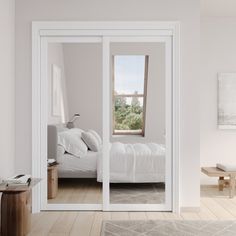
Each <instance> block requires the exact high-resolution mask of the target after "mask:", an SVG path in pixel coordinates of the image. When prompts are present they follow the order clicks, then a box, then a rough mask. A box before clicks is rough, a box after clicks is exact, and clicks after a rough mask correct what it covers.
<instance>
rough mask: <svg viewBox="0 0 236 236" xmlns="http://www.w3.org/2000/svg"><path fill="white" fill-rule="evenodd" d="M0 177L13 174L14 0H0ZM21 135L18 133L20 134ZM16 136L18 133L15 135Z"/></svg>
mask: <svg viewBox="0 0 236 236" xmlns="http://www.w3.org/2000/svg"><path fill="white" fill-rule="evenodd" d="M0 35H1V37H0V109H1V116H0V124H1V129H0V130H1V132H0V144H1V145H0V179H1V178H6V177H9V176H10V175H12V174H13V173H14V157H15V38H14V37H15V1H14V0H1V1H0ZM22 135H23V134H21V136H22ZM19 136H20V135H19Z"/></svg>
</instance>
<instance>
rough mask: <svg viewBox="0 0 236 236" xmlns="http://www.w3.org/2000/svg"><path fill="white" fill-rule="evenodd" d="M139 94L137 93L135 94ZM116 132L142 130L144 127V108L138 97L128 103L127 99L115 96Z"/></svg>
mask: <svg viewBox="0 0 236 236" xmlns="http://www.w3.org/2000/svg"><path fill="white" fill-rule="evenodd" d="M135 94H137V92H135ZM114 112H115V114H114V115H115V130H141V129H142V126H143V107H142V106H141V104H140V101H139V99H138V97H132V100H131V103H130V104H128V103H127V98H126V97H119V96H115V111H114Z"/></svg>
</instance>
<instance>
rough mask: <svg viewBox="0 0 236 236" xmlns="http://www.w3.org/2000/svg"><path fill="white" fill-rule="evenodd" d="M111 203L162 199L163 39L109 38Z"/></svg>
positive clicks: (144, 202) (163, 191) (160, 201)
mask: <svg viewBox="0 0 236 236" xmlns="http://www.w3.org/2000/svg"><path fill="white" fill-rule="evenodd" d="M110 46H111V61H112V63H111V80H112V85H111V87H112V88H111V96H112V97H113V99H112V101H113V103H112V109H111V110H112V114H111V117H112V121H113V122H112V130H113V133H112V135H111V142H112V147H111V151H110V203H112V204H164V203H165V148H166V146H165V145H166V142H165V130H166V122H165V118H166V116H165V111H166V108H165V106H166V99H165V44H164V43H123V42H122V43H111V45H110Z"/></svg>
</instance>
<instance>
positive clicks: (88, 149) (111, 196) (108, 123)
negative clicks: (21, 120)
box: [33, 25, 175, 211]
mask: <svg viewBox="0 0 236 236" xmlns="http://www.w3.org/2000/svg"><path fill="white" fill-rule="evenodd" d="M92 26H93V25H92ZM92 26H91V27H92ZM58 27H59V26H58ZM78 27H82V26H81V25H79V26H78ZM106 27H108V26H106ZM106 27H105V26H104V29H103V30H99V29H97V28H95V29H93V30H84V29H81V30H74V31H73V30H72V31H67V30H64V29H62V30H56V31H53V30H45V31H44V30H43V31H42V36H40V40H39V42H40V43H39V48H38V49H39V52H40V53H39V55H38V54H37V53H36V54H37V55H38V60H39V62H38V64H39V69H38V71H36V72H37V73H38V74H39V78H40V82H39V83H38V87H39V88H40V89H39V90H37V91H38V93H39V94H40V96H39V95H38V94H35V96H38V97H39V99H38V104H37V105H38V107H37V109H35V110H36V111H37V112H38V114H40V115H39V117H37V118H35V120H34V121H33V122H34V123H36V120H37V122H38V123H37V124H38V126H36V128H37V132H38V133H37V132H36V133H37V135H38V136H37V135H36V136H35V137H34V139H35V140H37V142H36V144H37V145H35V146H34V151H35V150H36V151H37V152H38V157H39V158H38V159H36V158H35V159H36V162H37V163H38V166H36V165H35V164H34V163H33V166H34V169H33V172H35V173H37V174H38V176H40V178H41V179H42V181H41V186H40V190H39V193H38V194H39V196H40V197H39V198H37V199H38V202H39V203H38V206H39V207H38V206H37V207H38V208H40V210H104V211H171V210H173V192H174V191H173V177H172V175H173V173H172V171H173V170H172V169H173V168H174V167H173V160H174V158H173V155H174V154H173V153H174V152H173V150H174V148H173V142H174V140H175V139H174V136H173V124H174V116H173V110H174V108H173V104H174V102H173V101H174V99H173V96H174V95H173V91H174V87H173V73H174V70H173V68H174V67H173V51H172V48H173V45H174V44H173V37H172V36H171V33H172V32H171V31H167V32H164V31H160V32H161V33H162V34H163V35H161V36H159V33H160V32H159V31H155V32H154V30H149V31H148V32H149V33H150V34H151V35H152V34H153V35H152V36H148V34H147V32H146V31H144V30H134V31H133V32H131V31H130V30H124V31H120V30H118V29H119V26H117V27H118V28H117V30H111V29H110V28H108V29H106ZM82 28H83V27H82ZM105 29H106V30H105ZM122 32H123V33H122ZM121 33H122V34H121ZM57 34H58V35H57ZM67 34H68V35H67ZM126 34H127V36H126ZM146 34H147V35H146ZM123 35H124V36H123ZM134 35H135V36H134ZM145 35H146V36H145ZM35 147H36V148H35ZM36 151H35V153H37V152H36Z"/></svg>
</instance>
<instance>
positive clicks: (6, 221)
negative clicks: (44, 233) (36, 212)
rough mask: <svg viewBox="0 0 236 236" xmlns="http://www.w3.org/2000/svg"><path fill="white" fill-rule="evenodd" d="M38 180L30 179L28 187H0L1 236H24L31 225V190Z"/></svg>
mask: <svg viewBox="0 0 236 236" xmlns="http://www.w3.org/2000/svg"><path fill="white" fill-rule="evenodd" d="M39 181H40V180H39V179H32V181H31V183H30V185H29V186H16V187H15V186H14V187H7V186H1V187H0V192H2V200H1V236H11V235H14V236H24V235H26V234H27V233H29V231H30V225H31V189H32V188H33V186H35V185H36V184H37V183H38V182H39Z"/></svg>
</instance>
